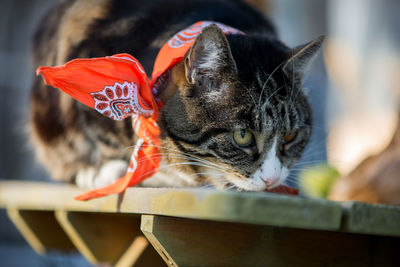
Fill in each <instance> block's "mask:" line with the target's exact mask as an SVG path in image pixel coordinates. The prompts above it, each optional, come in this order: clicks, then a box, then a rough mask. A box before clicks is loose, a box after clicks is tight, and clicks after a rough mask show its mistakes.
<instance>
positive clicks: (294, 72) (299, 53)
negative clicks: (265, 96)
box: [282, 35, 325, 83]
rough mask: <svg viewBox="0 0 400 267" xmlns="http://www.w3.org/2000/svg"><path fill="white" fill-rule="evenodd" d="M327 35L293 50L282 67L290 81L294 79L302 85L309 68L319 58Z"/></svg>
mask: <svg viewBox="0 0 400 267" xmlns="http://www.w3.org/2000/svg"><path fill="white" fill-rule="evenodd" d="M324 40H325V35H322V36H320V37H318V38H317V39H315V40H313V41H311V42H309V43H306V44H304V45H300V46H297V47H295V48H293V49H292V50H291V52H290V55H289V59H288V60H287V61H286V63H285V65H284V66H283V67H282V70H283V72H284V73H285V74H286V76H287V77H288V78H289V79H291V80H292V79H293V81H295V82H296V83H301V82H302V80H303V76H304V74H305V72H306V71H307V68H308V66H309V65H310V63H311V62H312V61H313V59H314V58H315V57H316V56H317V54H318V51H319V50H320V48H321V45H322V43H323V42H324Z"/></svg>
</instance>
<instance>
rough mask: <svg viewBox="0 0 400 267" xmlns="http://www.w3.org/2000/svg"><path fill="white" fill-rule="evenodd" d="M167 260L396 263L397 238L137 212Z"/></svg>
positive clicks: (264, 263)
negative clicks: (190, 218)
mask: <svg viewBox="0 0 400 267" xmlns="http://www.w3.org/2000/svg"><path fill="white" fill-rule="evenodd" d="M141 229H142V231H143V233H144V234H145V235H146V237H147V238H148V239H149V241H150V242H151V243H152V245H153V246H154V247H155V248H156V249H157V251H158V252H159V253H160V255H161V256H162V257H163V258H164V260H165V261H166V262H167V263H169V265H170V266H307V267H311V266H341V267H342V266H351V267H355V266H398V260H397V254H398V252H399V251H400V238H389V237H378V236H367V235H358V234H348V233H340V232H329V231H314V230H301V229H290V228H282V227H270V226H257V225H249V224H238V223H222V222H211V221H201V220H188V219H179V218H172V217H163V216H152V215H143V217H142V225H141Z"/></svg>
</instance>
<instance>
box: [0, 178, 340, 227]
mask: <svg viewBox="0 0 400 267" xmlns="http://www.w3.org/2000/svg"><path fill="white" fill-rule="evenodd" d="M21 191H23V192H24V193H23V194H21ZM82 192H83V191H82V190H80V189H79V190H78V189H76V188H75V189H74V188H73V187H72V186H66V185H64V186H62V185H55V184H45V183H36V184H33V183H23V184H21V183H0V206H1V205H3V206H10V205H11V206H18V207H25V208H31V209H35V208H38V207H40V209H49V210H52V209H65V210H69V211H94V212H123V213H136V214H156V215H167V216H177V217H185V218H198V219H207V220H217V221H233V222H242V223H254V224H262V225H277V226H286V227H298V228H306V229H323V230H337V229H339V228H340V223H341V219H342V218H341V217H342V211H341V209H342V207H341V206H340V205H339V204H337V203H335V202H330V201H324V200H316V199H307V198H300V197H292V196H284V195H278V194H272V193H246V192H230V191H217V190H206V189H198V188H183V189H182V188H180V189H175V188H128V189H127V190H126V192H125V194H124V197H123V199H122V201H121V203H120V205H119V204H118V198H117V196H116V195H113V196H107V197H104V198H100V199H93V200H90V201H86V202H82V201H75V200H73V197H74V196H76V195H78V194H80V193H82ZM254 214H257V216H254Z"/></svg>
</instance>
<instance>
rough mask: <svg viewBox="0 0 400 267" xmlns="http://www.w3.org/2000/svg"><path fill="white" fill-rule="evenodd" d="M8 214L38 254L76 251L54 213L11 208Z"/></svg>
mask: <svg viewBox="0 0 400 267" xmlns="http://www.w3.org/2000/svg"><path fill="white" fill-rule="evenodd" d="M7 214H8V216H9V218H10V219H11V221H12V222H13V223H14V225H15V226H16V227H17V229H18V230H19V231H20V233H21V234H22V236H23V237H24V238H25V240H26V241H27V242H28V244H30V245H31V247H32V248H33V249H34V250H35V251H36V252H37V253H39V254H44V253H46V252H48V251H49V250H62V251H72V250H75V246H74V245H73V244H72V242H71V241H70V239H69V238H68V236H67V235H66V233H65V232H64V230H63V229H62V228H61V227H60V225H59V224H58V222H57V221H56V219H55V217H54V212H53V211H42V210H20V209H16V208H9V209H7Z"/></svg>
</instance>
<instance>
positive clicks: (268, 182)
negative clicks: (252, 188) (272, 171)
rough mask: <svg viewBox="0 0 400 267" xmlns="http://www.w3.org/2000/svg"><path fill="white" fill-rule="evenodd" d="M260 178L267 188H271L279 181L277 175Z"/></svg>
mask: <svg viewBox="0 0 400 267" xmlns="http://www.w3.org/2000/svg"><path fill="white" fill-rule="evenodd" d="M261 180H262V181H263V182H264V183H265V185H266V186H267V188H268V189H271V188H272V187H274V185H276V184H277V183H278V182H279V177H268V178H261Z"/></svg>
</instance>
